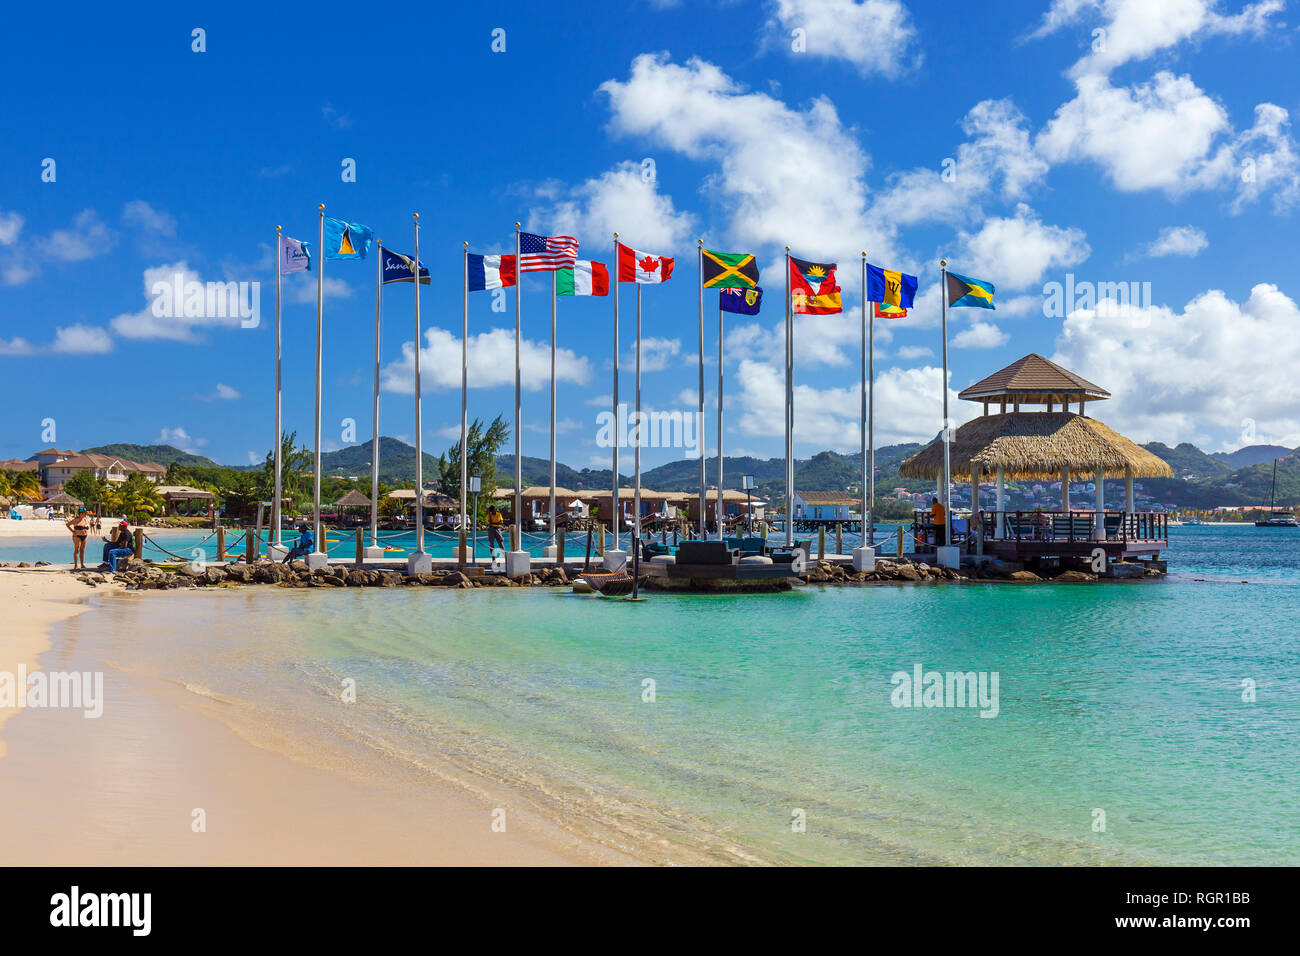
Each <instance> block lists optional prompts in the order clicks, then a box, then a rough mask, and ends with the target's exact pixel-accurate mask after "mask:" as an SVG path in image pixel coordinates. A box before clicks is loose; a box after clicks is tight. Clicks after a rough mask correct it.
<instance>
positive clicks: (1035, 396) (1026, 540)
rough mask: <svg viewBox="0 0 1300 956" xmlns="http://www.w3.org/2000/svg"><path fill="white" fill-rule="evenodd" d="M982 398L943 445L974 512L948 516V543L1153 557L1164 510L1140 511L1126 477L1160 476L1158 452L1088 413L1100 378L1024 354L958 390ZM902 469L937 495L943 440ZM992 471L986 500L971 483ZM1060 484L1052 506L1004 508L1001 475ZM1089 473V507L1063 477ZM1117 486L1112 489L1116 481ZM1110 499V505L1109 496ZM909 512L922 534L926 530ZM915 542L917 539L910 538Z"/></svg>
mask: <svg viewBox="0 0 1300 956" xmlns="http://www.w3.org/2000/svg"><path fill="white" fill-rule="evenodd" d="M958 397H959V398H962V399H964V400H966V401H971V402H976V403H979V404H981V405H982V406H983V414H981V415H979V416H978V417H976V418H974V419H972V420H971V421H969V422H967V423H966V424H965V425H962V426H961V427H960V428H958V429H957V431H956V433H955V434H954V435H953V437H952V441H951V448H950V473H951V475H952V477H953V478H954V479H964V480H966V481H968V482H970V498H971V502H972V510H973V514H972V516H971V518H969V519H965V518H963V519H954V521H953V529H952V531H953V542H952V543H953V544H956V545H959V546H961V547H962V548H963V550H964V551H965V552H966V553H968V554H984V555H990V556H993V557H996V558H1000V559H1003V560H1006V561H1009V562H1017V563H1021V564H1025V563H1029V564H1035V565H1041V564H1047V565H1061V564H1068V563H1071V561H1072V560H1075V559H1091V558H1092V556H1093V555H1095V553H1096V549H1098V548H1099V549H1101V551H1102V552H1104V554H1105V556H1106V561H1107V563H1108V564H1109V563H1111V562H1114V561H1117V560H1135V559H1137V560H1148V561H1150V560H1158V559H1159V556H1160V553H1161V552H1162V551H1164V550H1166V549H1167V548H1168V546H1169V534H1168V521H1167V519H1166V517H1165V515H1163V514H1161V513H1158V512H1154V511H1142V510H1139V508H1138V504H1137V500H1136V499H1135V497H1134V479H1135V478H1169V477H1172V476H1173V471H1172V469H1171V468H1170V467H1169V465H1168V464H1166V463H1165V462H1164V461H1162V460H1161V459H1160V458H1158V457H1156V456H1155V455H1153V454H1152V453H1151V452H1149V451H1147V450H1146V449H1145V448H1142V447H1141V446H1140V445H1138V444H1136V443H1135V442H1133V441H1131V440H1129V439H1128V438H1125V437H1124V436H1123V435H1121V434H1119V433H1118V432H1116V431H1114V430H1113V429H1111V428H1109V427H1107V426H1106V425H1104V424H1102V423H1101V422H1099V421H1097V420H1096V419H1095V418H1089V417H1088V415H1087V406H1088V403H1089V402H1099V401H1104V400H1105V399H1107V398H1109V397H1110V393H1109V392H1107V391H1106V390H1105V389H1103V388H1101V387H1100V386H1097V385H1094V384H1093V383H1092V382H1089V381H1088V380H1086V379H1084V378H1083V377H1081V376H1079V375H1076V374H1075V373H1074V372H1071V371H1069V370H1067V369H1064V368H1062V367H1061V366H1059V365H1057V364H1055V363H1054V362H1050V361H1048V360H1047V359H1045V358H1043V357H1042V356H1041V355H1035V354H1030V355H1026V356H1025V357H1024V358H1022V359H1020V360H1019V361H1017V362H1013V363H1012V364H1011V365H1008V366H1007V367H1006V368H1004V369H1001V370H1000V371H998V372H995V373H993V374H992V375H990V376H988V377H987V378H985V379H983V380H982V381H979V382H976V383H975V384H974V385H971V386H970V387H969V388H966V389H964V390H963V391H962V392H961V393H960V394H959V396H958ZM899 470H900V471H901V473H902V474H903V476H904V477H907V478H921V479H926V480H929V481H934V482H936V494H938V495H939V497H940V499H941V500H942V498H943V495H942V481H943V441H942V439H941V438H940V439H936V440H935V441H933V442H931V443H930V444H929V445H927V446H926V447H925V448H923V449H921V450H920V451H919V452H917V453H916V454H915V455H913V456H912V457H911V458H909V459H907V461H905V462H904V463H903V464H902V466H901V468H900V469H899ZM990 476H992V477H993V478H994V479H995V492H994V494H995V496H996V497H995V501H994V503H993V504H994V507H993V508H991V509H986V507H985V506H986V504H987V502H982V501H980V498H979V494H978V491H979V483H980V482H981V481H983V480H984V479H986V478H987V477H990ZM1012 479H1014V480H1021V481H1047V482H1055V483H1059V487H1060V494H1061V502H1060V508H1059V510H1052V511H1044V510H1034V511H1011V510H1007V509H1006V507H1005V502H1006V482H1007V481H1008V480H1012ZM1085 480H1091V481H1092V482H1093V483H1094V486H1095V489H1096V491H1095V497H1094V500H1093V501H1092V502H1091V506H1090V507H1089V508H1088V509H1086V510H1082V509H1076V508H1072V507H1071V503H1070V482H1071V481H1085ZM1108 482H1110V483H1111V484H1112V485H1115V484H1116V483H1118V482H1123V485H1122V488H1123V497H1122V501H1121V500H1120V499H1118V498H1115V499H1111V498H1109V497H1108V496H1107V493H1106V492H1107V488H1108V484H1107V483H1108ZM1115 490H1116V491H1118V490H1119V489H1118V488H1116V489H1115ZM1112 500H1113V501H1114V502H1115V504H1114V505H1112V504H1111V501H1112ZM927 520H928V519H927V518H926V517H924V516H923V515H922V514H919V515H918V517H917V522H916V523H917V525H918V527H917V531H918V535H919V537H920V538H921V540H922V542H928V543H930V544H931V545H932V544H933V541H934V535H935V530H936V529H934V528H931V527H928V525H927V524H926V522H927ZM918 547H922V548H923V547H924V544H918Z"/></svg>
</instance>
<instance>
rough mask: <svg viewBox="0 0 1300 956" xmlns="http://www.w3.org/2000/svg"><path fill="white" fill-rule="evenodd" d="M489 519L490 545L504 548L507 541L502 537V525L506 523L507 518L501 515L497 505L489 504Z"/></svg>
mask: <svg viewBox="0 0 1300 956" xmlns="http://www.w3.org/2000/svg"><path fill="white" fill-rule="evenodd" d="M487 519H488V547H489V548H503V549H504V548H505V546H506V542H505V539H504V538H503V537H501V526H502V525H503V524H504V523H505V519H504V518H502V517H501V512H500V511H497V506H496V505H488V510H487Z"/></svg>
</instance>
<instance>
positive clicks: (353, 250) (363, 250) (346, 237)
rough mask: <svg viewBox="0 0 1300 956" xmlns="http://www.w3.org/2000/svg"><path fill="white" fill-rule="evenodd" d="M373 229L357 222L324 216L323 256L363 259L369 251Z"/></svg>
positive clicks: (373, 234) (328, 257)
mask: <svg viewBox="0 0 1300 956" xmlns="http://www.w3.org/2000/svg"><path fill="white" fill-rule="evenodd" d="M374 236H375V233H374V230H373V229H371V228H370V227H369V226H363V225H361V224H360V223H357V222H344V221H343V220H342V219H331V218H330V217H329V216H326V217H325V258H326V259H364V258H365V257H366V255H367V253H369V252H370V243H371V240H373V239H374Z"/></svg>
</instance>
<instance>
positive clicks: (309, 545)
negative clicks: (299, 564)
mask: <svg viewBox="0 0 1300 956" xmlns="http://www.w3.org/2000/svg"><path fill="white" fill-rule="evenodd" d="M315 550H316V538H315V537H314V536H313V535H312V533H311V528H309V527H307V525H305V524H300V525H298V541H297V543H296V544H294V546H293V548H292V549H291V550H290V551H289V553H288V554H286V555H285V556H284V561H283V562H281V563H283V564H289V563H290V562H292V561H293V559H294V558H305V557H306V556H307V555H309V554H311V553H312V552H313V551H315Z"/></svg>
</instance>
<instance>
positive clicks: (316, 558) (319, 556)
mask: <svg viewBox="0 0 1300 956" xmlns="http://www.w3.org/2000/svg"><path fill="white" fill-rule="evenodd" d="M303 561H305V562H306V563H307V570H308V571H319V570H320V569H321V568H327V567H329V563H330V559H329V555H327V554H325V553H324V552H323V551H313V552H312V553H311V554H309V555H307V556H306V557H305V558H303Z"/></svg>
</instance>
